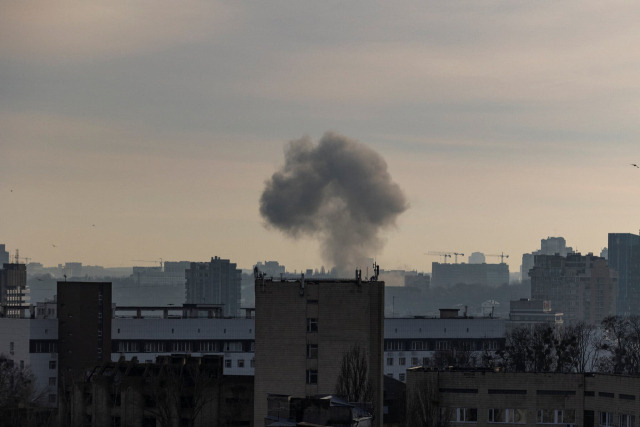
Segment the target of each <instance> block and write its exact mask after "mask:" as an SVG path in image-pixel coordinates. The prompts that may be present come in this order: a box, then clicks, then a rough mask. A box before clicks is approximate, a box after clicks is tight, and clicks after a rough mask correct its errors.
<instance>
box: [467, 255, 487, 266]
mask: <svg viewBox="0 0 640 427" xmlns="http://www.w3.org/2000/svg"><path fill="white" fill-rule="evenodd" d="M485 262H487V259H486V258H485V256H484V254H483V253H482V252H474V253H472V254H471V255H469V264H484V263H485Z"/></svg>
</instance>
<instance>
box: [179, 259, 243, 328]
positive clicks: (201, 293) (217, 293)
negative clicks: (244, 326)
mask: <svg viewBox="0 0 640 427" xmlns="http://www.w3.org/2000/svg"><path fill="white" fill-rule="evenodd" d="M185 276H186V279H187V284H186V286H187V298H186V302H187V304H217V305H222V306H223V307H224V308H223V310H224V315H225V316H230V317H233V316H236V315H237V314H238V311H239V309H240V289H241V282H242V270H240V269H238V268H237V266H236V264H235V263H232V262H231V261H229V260H228V259H221V258H219V257H214V258H211V261H210V262H192V263H191V266H190V267H189V268H188V269H187V270H186V272H185Z"/></svg>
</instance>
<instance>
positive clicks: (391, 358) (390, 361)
mask: <svg viewBox="0 0 640 427" xmlns="http://www.w3.org/2000/svg"><path fill="white" fill-rule="evenodd" d="M387 366H393V357H387Z"/></svg>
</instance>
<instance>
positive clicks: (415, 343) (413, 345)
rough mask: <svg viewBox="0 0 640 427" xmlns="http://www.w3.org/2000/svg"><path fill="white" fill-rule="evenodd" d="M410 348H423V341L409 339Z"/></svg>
mask: <svg viewBox="0 0 640 427" xmlns="http://www.w3.org/2000/svg"><path fill="white" fill-rule="evenodd" d="M411 350H424V341H411Z"/></svg>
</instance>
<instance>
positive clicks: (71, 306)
mask: <svg viewBox="0 0 640 427" xmlns="http://www.w3.org/2000/svg"><path fill="white" fill-rule="evenodd" d="M57 312H58V377H59V381H58V391H59V402H58V404H59V408H60V411H59V415H60V419H59V421H60V423H61V425H69V423H70V420H69V419H68V418H65V417H67V416H68V415H69V414H70V412H69V410H68V407H69V405H71V400H70V399H71V388H72V385H73V382H74V381H76V380H77V379H80V378H84V376H85V374H86V372H87V371H88V370H90V369H92V368H93V367H94V366H95V365H97V364H102V363H104V362H107V361H108V360H109V349H110V348H111V283H110V282H58V284H57Z"/></svg>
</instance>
